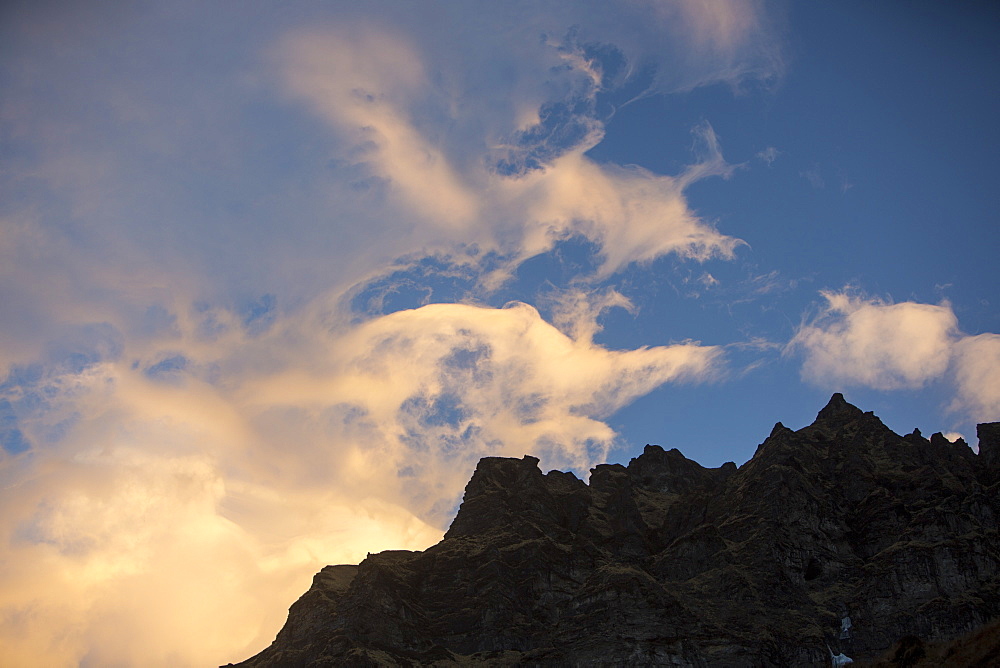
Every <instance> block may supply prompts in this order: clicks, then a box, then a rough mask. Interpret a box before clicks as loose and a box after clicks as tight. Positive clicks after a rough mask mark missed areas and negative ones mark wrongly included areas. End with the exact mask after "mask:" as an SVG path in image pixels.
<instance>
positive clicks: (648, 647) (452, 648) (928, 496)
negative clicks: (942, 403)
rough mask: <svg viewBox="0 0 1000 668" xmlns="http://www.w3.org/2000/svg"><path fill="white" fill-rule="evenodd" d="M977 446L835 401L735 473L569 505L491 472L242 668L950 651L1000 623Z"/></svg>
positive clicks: (668, 472) (571, 488) (583, 492)
mask: <svg viewBox="0 0 1000 668" xmlns="http://www.w3.org/2000/svg"><path fill="white" fill-rule="evenodd" d="M978 435H979V439H980V443H979V447H980V454H979V455H978V456H977V455H976V454H975V453H973V451H972V450H971V449H970V448H969V447H968V446H967V445H966V444H965V443H964V442H962V441H959V442H957V443H950V442H949V441H947V440H946V439H945V438H944V437H943V436H941V435H940V434H935V435H934V436H932V437H931V438H930V439H929V440H928V439H926V438H924V437H922V436H921V435H920V432H919V431H917V430H914V433H912V434H910V435H908V436H902V437H901V436H898V435H897V434H895V433H893V432H892V431H890V430H889V429H888V428H887V427H886V426H885V425H883V424H882V422H881V421H880V420H879V419H878V418H877V417H875V416H874V415H872V414H871V413H864V412H862V411H861V410H859V409H858V408H856V407H854V406H852V405H850V404H849V403H847V402H846V401H845V400H844V397H843V396H842V395H840V394H835V395H834V396H833V398H832V399H831V400H830V402H829V404H827V406H826V407H825V408H823V410H821V411H820V413H819V415H818V416H817V418H816V421H815V422H814V423H813V424H811V425H809V426H808V427H805V428H803V429H799V430H798V431H792V430H791V429H788V428H786V427H784V426H783V425H782V424H781V423H778V424H776V425H775V427H774V429H773V431H772V432H771V435H770V436H769V437H768V438H767V439H766V440H765V441H764V442H763V443H762V444H761V445H760V446H759V447H758V448H757V451H756V453H755V454H754V456H753V458H752V459H751V460H750V461H748V462H747V463H745V464H744V465H743V466H741V467H739V468H737V467H736V466H735V465H734V464H732V463H727V464H725V465H724V466H722V467H720V468H717V469H708V468H704V467H702V466H700V465H699V464H697V463H696V462H693V461H691V460H689V459H686V458H685V457H684V456H683V455H682V454H681V453H680V452H678V451H677V450H669V451H665V450H663V449H662V448H661V447H659V446H656V445H648V446H646V448H645V451H644V452H643V454H642V455H640V456H639V457H636V458H635V459H633V460H632V461H630V462H629V464H628V466H622V465H620V464H602V465H599V466H597V467H596V468H595V469H593V470H592V472H591V477H590V484H589V485H587V484H585V483H584V482H582V481H581V480H579V479H578V478H576V477H575V476H574V475H573V474H571V473H562V472H559V471H552V472H550V473H548V474H545V475H543V474H542V472H541V471H540V470H539V469H538V466H537V464H538V460H537V459H536V458H534V457H530V456H525V457H524V458H523V459H506V458H499V457H487V458H484V459H483V460H481V461H480V462H479V465H478V467H477V469H476V471H475V473H474V474H473V476H472V479H471V480H470V481H469V484H468V486H467V487H466V490H465V497H464V500H463V502H462V506H461V508H460V509H459V511H458V515H457V516H456V517H455V520H454V522H453V523H452V525H451V528H450V529H449V530H448V533H447V534H446V535H445V537H444V539H443V540H442V541H441V542H440V543H438V544H437V545H434V546H433V547H430V548H428V549H427V550H425V551H423V552H408V551H388V552H382V553H380V554H374V555H371V556H369V557H368V558H367V559H365V560H364V561H363V562H362V563H361V564H360V565H358V566H327V567H326V568H324V569H323V570H322V571H320V572H319V574H317V575H316V577H315V578H314V580H313V585H312V587H311V588H310V589H309V591H308V592H306V593H305V594H304V595H303V596H302V598H300V599H299V600H298V601H296V602H295V604H293V605H292V607H291V609H290V611H289V615H288V621H287V623H286V624H285V626H284V628H283V629H282V630H281V631H280V632H279V633H278V636H277V638H276V639H275V641H274V643H273V644H272V645H271V646H270V647H268V648H267V649H265V650H264V651H263V652H261V653H260V654H258V655H257V656H255V657H253V658H251V659H248V660H247V661H244V662H243V663H241V664H238V665H240V666H254V667H263V666H345V665H346V666H383V665H384V666H395V665H415V664H438V665H449V664H452V663H460V662H471V663H482V664H489V665H672V666H788V665H794V666H803V665H830V657H831V653H838V654H839V653H840V652H843V653H844V654H845V655H847V656H851V657H853V658H855V659H859V658H861V657H874V656H876V655H880V654H883V653H885V652H887V651H888V650H890V648H891V647H892V646H893V644H894V643H895V642H896V641H897V640H899V639H900V638H904V637H907V636H912V637H913V638H915V639H919V642H931V641H935V640H943V639H949V638H954V637H957V636H960V635H962V634H965V633H968V632H970V631H974V630H976V629H978V628H979V627H981V626H982V625H983V624H984V623H986V622H988V621H989V620H991V619H992V618H994V617H996V616H997V615H1000V536H998V524H997V518H998V516H1000V493H998V492H1000V487H998V485H1000V423H994V424H987V425H980V427H979V434H978ZM993 628H994V629H995V628H996V627H995V626H994V627H993ZM989 637H992V638H993V641H992V642H994V643H996V642H997V641H996V632H995V631H994V632H993V633H992V636H989ZM989 637H987V641H986V642H987V644H988V643H989V642H991V641H990V640H989ZM831 650H832V652H831ZM900 665H903V664H900Z"/></svg>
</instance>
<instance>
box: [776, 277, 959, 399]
mask: <svg viewBox="0 0 1000 668" xmlns="http://www.w3.org/2000/svg"><path fill="white" fill-rule="evenodd" d="M821 294H822V295H823V297H824V298H825V299H826V306H825V307H824V308H823V309H822V310H821V312H820V313H819V315H818V316H816V317H815V318H813V319H812V320H811V321H809V322H806V323H804V324H803V325H802V326H801V327H799V329H798V331H797V332H796V334H795V336H794V337H793V338H792V340H791V341H790V342H789V345H788V350H790V351H800V352H801V353H802V354H803V355H804V356H805V360H804V362H803V366H802V376H803V378H805V379H807V380H809V381H812V382H814V383H817V384H820V385H823V386H830V385H833V386H837V385H839V384H844V385H863V386H867V387H872V388H875V389H880V390H892V389H900V388H915V387H921V386H923V385H924V384H926V383H927V382H929V381H931V380H933V379H935V378H938V377H939V376H941V375H942V374H943V373H944V372H945V371H946V370H947V368H948V364H949V361H950V358H951V349H952V345H953V343H954V341H955V338H956V335H957V327H958V321H957V319H956V318H955V314H954V313H953V312H952V310H951V307H950V306H949V305H948V304H947V303H945V304H941V305H931V304H918V303H915V302H903V303H900V304H891V303H886V302H882V301H880V300H877V299H864V298H862V297H857V296H852V295H850V294H847V293H844V292H822V293H821Z"/></svg>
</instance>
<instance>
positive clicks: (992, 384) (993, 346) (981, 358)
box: [951, 334, 1000, 422]
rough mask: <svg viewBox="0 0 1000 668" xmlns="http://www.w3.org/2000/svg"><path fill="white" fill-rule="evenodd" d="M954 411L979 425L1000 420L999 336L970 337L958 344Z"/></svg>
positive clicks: (956, 345) (955, 367) (981, 335)
mask: <svg viewBox="0 0 1000 668" xmlns="http://www.w3.org/2000/svg"><path fill="white" fill-rule="evenodd" d="M954 382H955V386H956V389H957V396H956V397H955V400H954V401H953V402H952V405H951V408H952V409H953V410H956V411H961V412H963V413H966V414H968V415H969V417H971V418H972V419H973V420H975V421H977V422H993V421H996V420H1000V335H997V334H979V335H977V336H967V337H964V338H962V339H961V340H960V341H958V342H957V343H956V344H955V348H954Z"/></svg>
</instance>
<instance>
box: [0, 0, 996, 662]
mask: <svg viewBox="0 0 1000 668" xmlns="http://www.w3.org/2000/svg"><path fill="white" fill-rule="evenodd" d="M0 19H2V20H0V90H2V91H3V94H2V95H0V156H2V160H3V170H2V171H0V202H2V204H0V258H2V261H0V308H2V315H3V318H2V324H0V490H2V492H0V536H2V538H3V542H2V543H0V563H3V564H4V567H3V568H2V569H0V645H3V646H4V647H5V651H6V652H7V654H8V660H10V661H13V662H14V664H25V665H27V664H30V663H32V662H37V661H42V662H44V663H46V664H48V665H82V666H86V665H124V666H137V665H142V666H168V665H169V666H193V665H202V664H204V663H206V662H212V661H215V662H217V663H219V664H224V663H227V662H229V661H236V660H238V659H240V658H241V657H246V656H250V655H252V654H254V653H256V652H257V651H259V650H260V649H261V648H263V647H264V646H266V645H267V643H269V642H270V641H271V639H272V638H273V637H274V634H275V633H276V632H277V630H278V628H280V626H281V624H282V623H283V622H284V615H283V611H284V610H285V609H286V608H287V606H288V605H289V604H290V603H291V602H292V601H294V600H295V599H296V597H297V596H298V595H299V594H300V593H301V592H302V591H304V590H305V588H306V585H307V584H308V582H309V581H310V579H311V578H312V575H313V574H314V573H315V572H316V571H317V570H319V568H320V567H322V566H323V565H325V564H329V563H357V562H358V561H360V560H361V559H362V558H364V555H365V554H367V553H368V552H377V551H380V550H384V549H423V548H425V547H427V546H429V545H431V544H433V543H435V542H437V540H439V539H440V537H441V536H442V535H443V533H444V530H445V529H446V528H447V526H448V524H449V523H450V521H451V519H452V518H453V517H454V513H455V511H456V509H457V507H458V503H459V502H460V500H461V498H462V490H463V489H464V485H465V483H466V481H467V480H468V478H469V476H470V475H471V473H472V470H473V469H474V468H475V465H476V462H477V461H478V460H479V459H480V457H482V456H493V455H496V456H516V457H520V456H521V455H522V454H531V455H532V456H537V457H539V459H540V465H541V466H542V467H547V468H543V470H550V469H559V470H567V471H573V472H575V473H576V475H578V476H579V477H585V476H586V475H587V471H588V470H589V469H590V467H592V466H594V465H595V464H598V463H605V462H607V463H614V462H627V461H628V460H629V458H630V457H634V456H636V455H637V454H638V453H641V452H642V449H643V446H644V445H646V444H658V445H660V446H662V447H663V448H664V449H667V450H669V449H671V448H676V449H678V450H679V451H681V452H682V453H683V454H684V455H685V457H688V458H689V459H692V460H694V461H696V462H698V463H699V464H701V465H702V466H706V467H717V466H720V465H721V464H723V463H724V462H727V461H732V462H734V463H736V464H740V465H741V464H743V463H745V462H746V461H747V460H749V459H750V457H751V456H752V455H753V452H754V450H755V448H756V446H757V444H759V443H761V442H762V441H763V440H764V439H765V438H767V436H768V434H769V433H770V431H771V429H772V427H773V425H774V423H775V422H778V421H780V422H782V423H783V424H786V425H803V426H804V425H806V424H809V423H810V422H811V420H812V419H813V417H814V416H815V414H816V411H818V410H819V409H820V408H821V407H822V406H823V405H825V403H826V401H827V398H828V397H829V396H830V394H831V392H842V393H843V394H844V395H845V396H847V397H849V400H850V403H852V404H854V405H856V406H859V407H862V409H863V410H866V411H871V412H873V413H874V414H875V415H877V416H879V417H880V419H881V420H882V421H883V423H884V424H886V426H887V427H889V428H890V429H891V430H892V431H894V432H896V433H897V434H901V435H902V434H907V433H910V432H911V431H912V430H913V429H914V428H918V429H920V430H921V431H922V432H923V433H925V434H930V433H934V432H942V433H943V434H945V435H946V437H947V438H948V439H949V440H952V441H954V440H955V439H957V438H959V437H962V438H964V439H965V441H966V442H967V443H968V444H969V445H970V447H975V446H976V443H977V440H976V424H977V423H985V422H994V421H998V420H1000V309H998V308H997V304H998V303H1000V267H998V265H997V262H996V257H997V253H998V250H1000V226H998V225H997V215H996V212H997V211H1000V190H998V189H997V188H996V184H995V181H996V178H995V176H996V173H997V168H996V165H995V156H996V155H997V154H998V149H1000V126H998V125H997V123H996V122H995V119H996V118H997V117H998V115H1000V85H998V83H997V80H996V75H995V74H994V70H996V69H997V65H1000V42H998V41H997V40H996V39H995V36H996V30H997V28H998V27H1000V8H997V7H993V6H988V5H987V4H985V3H976V2H971V1H969V2H957V3H948V4H947V5H942V4H940V3H935V2H930V1H922V0H921V1H916V2H911V3H906V4H905V5H904V4H902V3H878V2H875V3H872V2H864V1H861V0H857V1H850V2H817V3H808V5H804V4H800V3H788V2H784V1H783V0H774V1H761V2H756V1H754V2H746V1H744V0H723V1H720V2H719V3H716V4H713V5H711V6H708V5H705V4H704V3H702V2H700V0H667V1H663V2H646V3H643V2H639V3H636V2H623V3H600V2H589V1H588V2H578V3H570V4H566V3H558V2H552V3H548V2H545V3H531V4H529V5H522V4H513V5H508V4H503V5H499V6H494V5H490V4H486V3H470V4H456V3H447V2H436V1H435V2H426V3H420V4H419V5H418V4H414V3H407V2H402V1H396V0H378V1H377V2H372V3H364V4H361V5H355V4H352V3H344V2H333V3H329V2H321V1H319V0H294V1H293V2H287V3H282V4H281V5H280V6H261V7H255V8H254V9H253V10H252V11H251V10H249V9H247V8H246V7H244V6H242V5H236V4H231V3H227V2H209V3H195V2H192V1H191V0H180V1H178V2H171V3H168V4H166V5H164V4H162V3H159V4H158V3H151V2H140V3H132V4H129V5H127V6H125V5H124V4H117V3H108V4H101V5H100V6H95V5H93V3H76V2H70V1H69V0H53V1H52V2H23V1H17V2H9V3H6V4H5V5H4V6H3V8H2V9H0ZM795 428H796V429H797V428H799V427H795ZM151 598H155V599H156V600H157V602H158V604H157V605H156V606H149V605H148V604H147V601H148V600H150V599H151ZM154 608H155V609H154Z"/></svg>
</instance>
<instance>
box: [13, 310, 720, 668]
mask: <svg viewBox="0 0 1000 668" xmlns="http://www.w3.org/2000/svg"><path fill="white" fill-rule="evenodd" d="M611 301H612V302H613V301H614V300H611ZM608 303H611V302H608ZM319 310H322V309H319ZM318 312H319V311H315V312H314V313H318ZM327 317H328V316H327ZM189 319H190V322H191V323H195V322H196V320H197V319H196V318H192V317H190V316H188V317H186V318H177V322H178V323H180V324H178V330H179V331H178V335H177V337H176V338H174V339H173V340H171V342H170V343H171V347H170V349H169V351H166V352H168V353H169V356H167V357H164V355H157V354H152V353H149V351H145V352H146V353H147V355H148V357H149V359H148V360H145V361H143V360H140V359H135V358H133V357H132V356H131V355H130V352H131V351H130V350H129V348H128V344H127V343H126V344H125V349H124V350H123V351H119V352H115V351H111V352H108V351H105V353H104V354H103V357H105V358H111V359H107V360H95V361H93V362H92V363H86V364H84V367H83V368H65V367H64V368H62V369H61V370H50V371H45V372H39V374H35V375H31V374H28V376H30V377H26V378H24V379H22V380H21V381H20V383H19V384H17V385H10V386H8V387H7V389H6V390H5V398H6V399H7V400H8V401H12V402H13V403H14V404H15V405H16V406H17V407H18V408H17V410H18V411H19V412H20V415H21V417H22V419H21V420H20V424H21V426H22V429H23V430H24V432H25V435H26V437H27V438H28V439H29V440H30V441H32V442H34V443H38V444H43V443H44V444H45V445H44V447H38V448H34V449H32V450H29V451H27V452H24V453H21V454H19V455H10V454H8V455H5V457H4V459H3V461H2V469H0V472H2V477H3V480H4V487H3V491H2V492H0V501H2V503H0V527H2V528H3V536H2V539H3V541H4V544H5V545H7V546H8V548H7V549H6V551H5V554H4V561H5V568H4V570H3V571H0V591H2V592H3V593H2V594H0V609H3V611H4V615H3V617H2V618H0V620H2V621H0V640H2V642H3V645H4V647H5V657H6V658H7V659H8V660H11V661H13V662H14V663H13V664H12V665H27V664H30V663H31V661H32V660H33V659H32V657H38V656H45V657H46V662H47V664H48V665H75V664H76V663H77V662H79V661H81V660H83V659H86V661H88V662H94V663H96V664H100V665H116V664H129V665H140V664H141V665H147V666H166V665H172V666H176V665H200V664H204V663H206V662H208V663H211V662H212V661H216V662H219V663H225V662H227V661H230V660H234V659H237V658H240V654H241V653H242V654H244V655H248V654H250V653H252V652H253V651H256V650H257V649H259V648H260V647H262V646H263V645H264V644H266V642H267V641H268V640H269V638H270V637H271V636H272V635H273V634H274V633H275V632H276V630H277V627H278V626H279V625H280V623H281V622H282V621H283V614H282V611H283V609H284V608H285V607H286V606H287V605H288V604H289V603H290V602H291V601H292V600H293V599H294V597H295V596H296V595H298V594H299V593H301V591H303V590H304V587H305V586H306V584H307V583H308V578H309V577H310V575H311V574H312V573H313V572H315V570H317V569H318V568H319V567H321V566H323V565H324V564H326V563H331V562H347V563H350V562H357V561H358V560H360V559H361V558H363V557H364V555H365V553H367V552H369V551H377V550H379V549H388V548H412V549H422V548H424V547H426V546H427V545H429V544H431V543H433V542H434V541H435V540H437V539H439V538H440V536H441V534H442V531H443V529H444V528H445V527H446V525H447V523H448V521H449V520H450V518H451V516H452V514H453V513H454V510H455V507H456V504H457V502H458V501H459V500H460V497H461V491H462V488H463V486H464V484H465V482H466V481H467V479H468V477H469V475H470V473H471V471H472V469H473V468H474V466H475V462H476V461H477V460H478V459H479V458H480V457H482V456H484V455H506V456H518V457H519V456H521V455H523V454H526V453H533V454H537V455H539V456H541V457H542V459H543V464H544V465H545V466H547V467H550V468H553V467H559V468H569V467H573V468H575V469H576V470H577V471H579V472H581V474H585V473H586V471H587V470H588V468H589V467H590V466H592V465H593V464H595V463H598V462H600V461H603V460H604V458H605V457H606V455H607V452H608V449H609V448H610V447H611V446H612V444H613V443H614V438H615V435H614V432H613V431H612V430H611V429H610V428H609V427H608V426H607V425H606V424H605V423H604V422H602V421H601V418H602V417H606V416H608V415H609V414H611V413H612V412H614V411H615V410H616V409H618V408H620V407H622V406H624V405H625V404H627V403H628V402H629V401H630V400H631V399H633V398H635V397H637V396H640V395H642V394H645V393H647V392H649V391H650V390H652V389H653V388H655V387H656V386H658V385H660V384H662V383H664V382H669V381H679V380H698V379H703V378H706V377H709V376H710V375H711V374H712V373H713V368H714V364H715V362H716V360H717V357H718V354H719V353H718V351H717V350H716V349H714V348H711V347H702V346H698V345H696V344H683V345H675V346H662V347H652V348H644V349H639V350H631V351H613V350H608V349H605V348H602V347H600V346H597V345H595V344H593V343H592V342H591V340H590V338H589V337H588V336H580V337H579V338H576V339H574V338H571V337H569V336H567V335H566V334H564V333H562V332H561V331H559V330H558V329H556V328H555V327H554V326H552V325H551V324H549V323H547V322H545V321H544V320H542V319H541V317H540V316H539V314H538V312H537V311H536V310H535V309H534V308H532V307H531V306H528V305H526V304H520V303H514V304H510V305H509V306H508V307H506V308H502V309H495V308H486V307H480V306H471V305H463V304H435V305H430V306H425V307H422V308H419V309H416V310H408V311H399V312H396V313H392V314H389V315H385V316H379V317H376V318H373V319H371V320H368V321H366V322H363V323H361V324H358V325H355V326H352V327H347V328H341V329H340V330H338V331H337V332H335V333H331V332H330V331H329V330H328V328H327V327H326V326H325V325H324V324H323V321H324V318H319V317H313V316H309V315H308V314H306V315H302V316H301V317H297V318H294V319H291V318H290V319H281V320H279V321H277V322H275V323H274V324H273V326H272V327H271V328H270V329H269V330H268V331H267V332H264V333H262V334H256V335H253V334H252V333H251V332H249V331H248V329H247V328H246V327H245V326H244V327H242V328H241V327H238V326H236V325H235V324H234V325H232V326H231V328H230V330H229V331H228V333H226V334H224V335H222V336H217V337H216V338H214V340H213V337H212V336H209V335H208V334H206V333H205V332H204V331H203V329H200V328H199V327H198V326H191V325H189V324H186V323H187V322H188V320H189ZM214 320H215V321H219V320H223V318H222V316H221V315H220V314H216V315H215V317H214ZM104 334H105V335H106V336H110V337H111V338H114V336H113V333H109V332H105V333H104ZM292 342H295V344H294V345H291V344H292ZM290 346H291V347H290ZM98 357H100V356H98ZM157 359H160V360H161V362H158V363H156V364H153V363H152V361H153V360H157ZM162 359H166V360H167V361H168V362H170V363H163V362H162ZM220 372H221V373H224V377H223V378H222V379H219V380H214V379H213V377H214V376H215V375H217V374H219V373H220ZM40 403H42V404H44V405H39V404H40Z"/></svg>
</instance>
